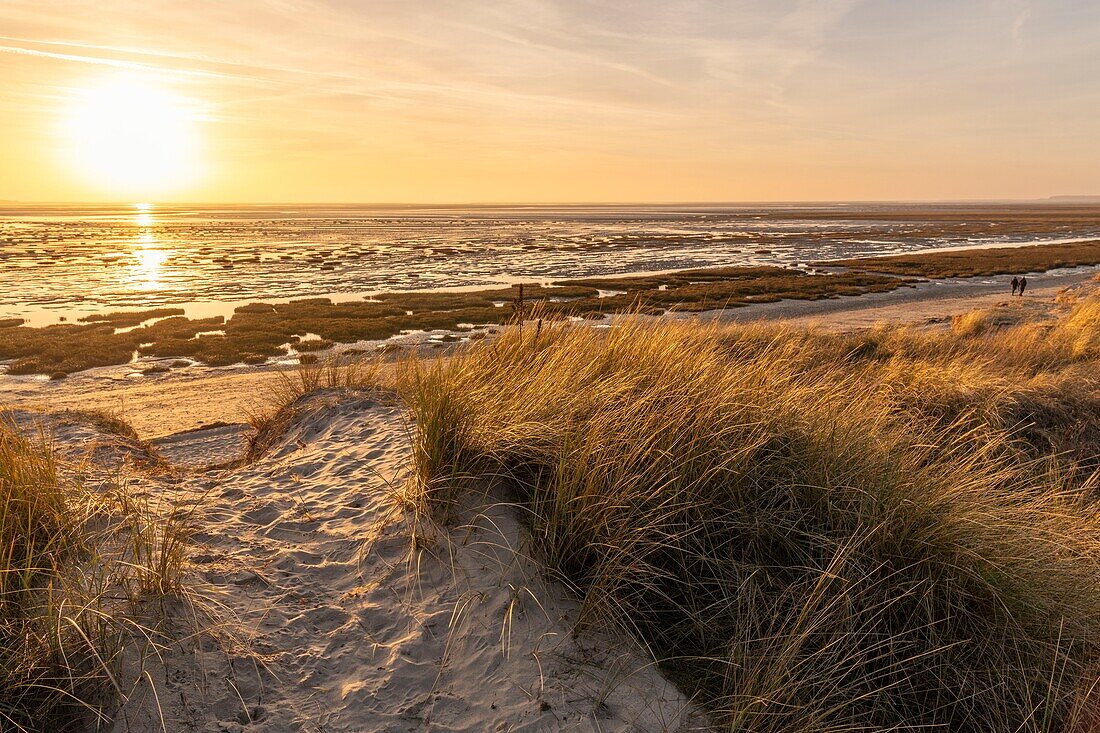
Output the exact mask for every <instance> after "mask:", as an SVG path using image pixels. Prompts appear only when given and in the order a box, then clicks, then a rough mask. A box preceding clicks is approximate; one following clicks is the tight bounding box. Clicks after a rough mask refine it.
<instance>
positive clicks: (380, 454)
mask: <svg viewBox="0 0 1100 733" xmlns="http://www.w3.org/2000/svg"><path fill="white" fill-rule="evenodd" d="M21 421H22V422H23V424H24V425H25V426H27V427H28V429H31V430H32V431H33V430H36V429H37V428H36V421H37V424H45V425H46V426H47V427H50V428H51V430H52V432H53V433H54V435H55V438H56V440H57V444H58V446H59V449H60V451H61V452H62V453H63V454H64V455H66V456H68V457H70V458H72V459H74V460H75V461H80V460H81V459H82V458H83V454H84V453H85V452H87V451H89V450H91V447H92V446H94V445H96V444H97V443H102V444H104V445H103V446H101V447H99V448H96V449H95V451H94V455H93V458H92V462H93V463H103V464H104V466H103V475H104V476H108V477H111V478H113V477H115V476H117V475H118V473H119V471H120V470H121V471H122V473H123V475H125V476H126V483H127V484H128V485H129V486H130V487H131V489H132V490H133V491H135V492H136V493H137V494H138V495H147V496H149V497H160V498H165V497H167V498H171V499H173V500H174V501H176V502H178V503H179V504H180V505H181V506H185V507H186V506H193V507H194V512H195V515H194V516H195V524H196V527H197V528H198V531H197V533H196V534H195V535H194V537H193V539H192V541H191V545H192V546H191V549H190V553H189V554H190V560H191V562H192V564H193V567H194V572H193V578H192V580H191V581H190V584H191V586H192V588H193V591H194V592H195V593H196V594H197V597H199V598H200V599H203V603H204V604H206V605H210V604H212V603H213V604H216V605H217V606H218V607H219V608H220V610H218V611H216V613H215V616H216V618H217V619H218V621H219V624H218V625H217V626H216V627H213V628H215V629H216V630H217V632H218V633H217V634H216V636H206V635H200V636H198V637H196V636H194V635H192V634H191V633H190V631H191V628H192V626H191V625H190V624H188V623H185V622H184V620H183V619H184V614H179V615H177V616H172V618H175V621H174V622H173V623H172V624H170V625H169V629H171V630H172V633H171V635H172V636H173V637H174V638H176V639H178V641H176V642H173V643H169V644H167V646H166V647H165V648H164V650H163V651H162V653H161V655H160V658H159V659H158V658H155V657H153V658H148V659H147V660H146V661H145V665H144V666H145V669H147V670H148V676H147V677H145V678H142V677H141V670H139V669H138V668H137V665H136V664H130V665H129V666H128V667H126V668H124V669H123V673H122V675H121V676H122V677H124V678H125V679H126V680H127V688H128V689H132V692H131V693H130V700H129V702H128V703H127V704H126V705H125V706H124V708H123V710H122V713H121V715H120V716H119V717H117V718H116V723H115V725H114V726H113V728H111V729H110V733H131V732H132V733H154V732H158V731H162V730H167V731H168V732H169V733H173V732H175V731H209V732H211V733H214V732H216V731H217V732H229V733H244V732H245V731H247V732H248V733H290V732H291V731H318V732H319V731H326V732H329V733H336V732H340V731H347V732H349V733H350V732H373V731H379V732H381V731H429V730H431V731H467V732H469V733H475V732H480V731H510V732H512V733H516V732H518V731H622V732H623V733H626V732H627V731H652V732H653V733H657V732H658V731H666V730H669V731H675V730H689V729H695V728H696V724H697V722H698V721H697V719H696V718H694V717H693V713H692V712H691V708H690V706H689V704H688V702H687V700H685V699H684V697H683V696H682V695H681V694H680V693H679V692H678V691H677V690H676V689H675V687H674V686H672V685H671V684H670V683H669V682H667V681H666V680H665V679H664V677H663V676H662V675H661V674H660V673H659V672H658V671H657V669H656V668H655V667H654V666H653V665H652V664H651V663H650V662H649V661H648V660H647V659H646V657H645V656H644V655H643V654H642V653H641V652H640V650H637V649H636V648H634V647H633V646H632V645H631V644H630V643H628V642H626V641H625V640H623V639H616V640H614V641H612V640H611V639H610V638H607V637H603V636H597V635H593V634H591V633H588V632H586V633H582V634H580V635H579V636H574V627H575V623H576V620H577V617H578V609H579V606H578V602H577V600H576V599H575V598H574V597H572V596H571V595H570V594H569V593H567V592H566V591H565V589H564V588H563V587H561V586H560V585H557V584H556V583H553V582H550V581H548V580H547V579H546V578H545V574H544V573H543V572H542V569H541V568H540V567H539V565H538V564H537V563H535V562H533V561H532V560H530V559H529V558H527V557H526V556H525V555H524V554H523V552H522V550H521V548H522V547H523V546H524V545H525V541H524V539H523V537H524V530H523V529H522V528H521V526H520V524H519V522H518V520H517V512H516V510H515V508H513V507H511V506H509V505H506V504H501V503H494V502H493V501H487V502H480V503H478V504H476V505H471V506H470V507H468V508H467V512H466V513H465V514H464V516H465V517H466V521H465V522H459V523H458V524H457V526H454V527H453V528H450V529H442V528H433V527H429V526H427V525H421V526H420V527H419V529H420V532H419V539H418V540H417V541H415V542H414V541H413V538H412V534H411V529H412V526H411V525H410V521H411V519H410V515H408V514H406V513H404V512H402V511H401V510H400V509H399V507H398V505H397V504H396V503H395V502H394V501H393V500H392V499H391V491H392V487H393V486H394V485H396V484H398V483H399V482H400V481H401V480H402V478H403V476H404V474H405V472H406V471H407V470H408V465H409V458H410V447H409V438H408V426H407V424H406V420H405V416H404V414H403V413H402V412H401V411H399V410H398V409H397V408H395V407H392V406H388V405H386V404H382V403H380V402H379V401H377V399H375V398H374V397H373V396H371V395H367V394H362V393H349V392H322V393H315V394H313V395H310V396H308V397H306V398H303V399H301V400H299V401H298V402H297V403H295V416H294V417H293V419H291V420H290V421H289V425H288V427H287V428H286V429H285V431H283V432H282V433H280V434H279V435H277V436H275V437H274V440H273V443H272V448H271V450H270V452H269V453H268V454H267V455H265V456H264V457H262V458H261V459H260V460H259V461H257V462H256V463H254V464H252V465H248V466H243V467H239V468H235V469H224V470H215V471H205V472H191V471H177V472H173V473H163V472H153V473H150V472H147V471H143V470H142V469H141V468H140V467H138V466H134V465H133V464H132V461H131V460H129V459H130V458H134V457H137V458H139V459H140V458H141V456H140V455H138V454H139V453H140V452H141V451H143V450H144V449H143V448H141V446H140V445H138V444H136V443H134V442H133V441H129V440H125V439H119V438H117V437H113V436H111V435H110V434H106V433H103V432H102V431H99V429H98V428H97V427H96V426H94V425H91V424H87V423H83V424H82V423H80V422H79V419H78V418H73V417H71V416H70V417H69V418H68V419H66V420H61V419H60V418H58V417H54V416H50V415H46V414H30V413H22V415H21ZM51 421H53V422H51ZM74 421H75V422H74ZM27 423H30V425H29V426H28V425H27ZM205 432H208V431H202V433H205ZM209 432H210V433H211V436H210V437H211V440H210V441H209V442H204V441H203V440H202V437H203V435H202V433H193V434H189V435H187V436H185V438H184V442H183V443H182V444H180V445H176V446H173V447H172V448H173V450H172V451H170V452H172V453H173V455H174V456H176V457H183V458H185V459H187V462H188V463H190V464H192V465H194V464H197V463H198V462H200V459H203V458H205V459H206V462H207V463H218V462H221V461H222V460H223V459H224V458H225V457H226V456H224V455H222V454H221V450H222V448H221V447H220V446H222V445H223V442H222V437H223V436H221V435H220V433H219V431H217V430H214V431H209ZM104 446H105V447H106V448H107V449H105V447H104ZM166 447H168V446H166ZM82 475H84V477H85V480H92V479H90V478H89V476H94V475H95V474H94V472H93V473H89V472H87V471H85V472H84V473H83V474H82ZM131 685H132V686H133V687H130V686H131ZM154 693H155V694H154ZM162 719H163V728H162V722H161V721H162Z"/></svg>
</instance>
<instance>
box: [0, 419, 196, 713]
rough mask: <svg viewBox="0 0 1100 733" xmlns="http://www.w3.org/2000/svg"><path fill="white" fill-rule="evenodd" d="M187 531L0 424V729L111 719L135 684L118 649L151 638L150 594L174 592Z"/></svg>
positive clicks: (179, 584)
mask: <svg viewBox="0 0 1100 733" xmlns="http://www.w3.org/2000/svg"><path fill="white" fill-rule="evenodd" d="M186 534H187V530H186V526H185V521H184V520H183V519H182V518H181V517H179V516H174V515H173V516H170V517H167V518H166V517H162V516H160V515H155V514H154V513H152V512H151V511H150V508H149V507H147V506H145V505H143V504H142V503H141V502H138V501H136V500H134V499H132V498H130V497H128V496H127V495H126V493H125V492H124V491H122V490H121V488H120V489H119V490H118V491H116V492H112V493H111V494H110V495H97V494H93V493H92V492H89V491H86V490H84V489H82V488H81V487H80V486H77V485H72V484H69V483H67V482H66V481H64V480H63V479H61V478H59V472H58V465H57V463H56V461H55V459H54V457H53V455H52V452H51V451H50V449H49V447H48V445H47V444H46V442H45V441H44V440H29V439H27V438H25V437H21V436H20V435H18V434H17V433H16V432H15V430H14V429H13V428H9V427H7V426H5V425H0V543H2V544H0V729H3V730H6V731H7V730H11V731H43V730H50V731H66V730H87V729H88V728H89V727H90V726H93V725H99V724H102V723H103V722H105V721H107V720H109V716H110V713H111V711H112V710H113V709H114V708H115V706H117V705H118V704H119V703H120V702H121V700H122V699H123V698H124V696H125V695H126V693H127V692H128V689H127V683H128V682H131V683H132V682H134V680H129V681H128V680H127V679H126V677H125V675H122V674H120V667H119V662H120V659H121V657H122V655H123V653H124V652H125V651H126V650H127V649H128V648H130V647H135V648H137V647H142V646H145V645H146V643H147V642H148V641H149V639H150V638H151V636H152V635H153V634H154V632H153V630H152V629H151V628H149V627H148V626H147V624H146V623H144V622H143V621H140V619H143V618H146V614H145V610H144V609H145V606H146V603H147V601H148V600H149V599H151V598H163V597H164V596H167V595H177V596H178V595H181V594H182V593H183V579H182V578H183V575H182V574H183V556H182V554H183V553H182V549H181V548H182V543H183V541H184V540H185V537H186Z"/></svg>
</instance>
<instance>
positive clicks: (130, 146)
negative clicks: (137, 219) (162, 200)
mask: <svg viewBox="0 0 1100 733" xmlns="http://www.w3.org/2000/svg"><path fill="white" fill-rule="evenodd" d="M194 107H195V105H194V102H192V101H191V100H188V99H186V98H184V97H182V96H179V95H177V94H175V93H174V92H172V91H170V90H169V89H166V88H163V87H161V86H159V85H157V83H156V81H155V80H153V79H148V78H143V77H140V76H136V75H121V76H117V77H113V78H110V79H107V80H104V81H101V82H99V83H96V84H93V85H90V86H88V87H85V88H83V89H79V90H77V91H76V92H75V93H74V94H73V97H72V99H71V100H70V102H69V105H68V107H67V109H66V111H65V116H64V134H65V138H66V140H67V142H68V145H67V146H65V150H66V160H67V163H68V164H69V165H70V166H72V167H73V169H74V172H76V173H78V174H79V175H81V176H83V177H85V178H87V179H90V180H91V181H92V182H93V183H95V184H96V185H99V186H101V187H102V188H105V189H110V190H111V191H113V192H117V193H120V194H130V193H136V194H144V193H163V192H166V191H171V190H174V189H178V188H179V187H180V186H182V185H183V184H185V183H187V182H188V181H190V180H191V179H193V178H194V176H195V173H196V170H197V160H196V157H197V154H198V150H197V148H198V141H197V133H196V130H195V117H196V113H195V110H194Z"/></svg>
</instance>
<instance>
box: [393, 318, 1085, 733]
mask: <svg viewBox="0 0 1100 733" xmlns="http://www.w3.org/2000/svg"><path fill="white" fill-rule="evenodd" d="M1098 316H1100V299H1097V298H1091V299H1086V300H1083V301H1080V302H1078V303H1076V304H1075V305H1073V306H1072V307H1071V308H1070V310H1069V312H1067V313H1066V314H1065V315H1064V316H1063V317H1062V318H1060V319H1058V320H1056V321H1052V322H1049V323H1046V322H1035V323H1031V322H1028V323H1019V324H1017V325H1007V324H998V323H997V322H996V319H995V318H992V317H990V315H989V314H985V315H980V316H974V317H972V318H966V319H962V320H961V321H960V322H959V324H958V325H957V327H956V328H955V329H954V330H953V331H950V332H945V333H927V332H918V331H913V330H907V329H897V328H889V327H883V328H879V329H875V330H873V331H870V332H866V333H861V334H848V335H828V334H816V333H811V332H805V331H797V330H792V329H786V328H779V327H774V326H750V327H727V328H723V327H718V326H705V325H702V326H701V325H689V324H684V323H663V324H650V325H643V324H641V323H640V322H639V321H637V320H636V319H624V320H621V321H619V322H617V323H616V324H615V325H614V326H613V327H612V328H610V329H607V330H598V329H593V328H588V327H580V326H574V325H568V324H551V325H549V326H544V327H542V328H541V329H540V330H539V331H537V332H536V331H535V330H534V329H531V328H527V329H519V328H511V329H507V330H506V331H505V332H504V333H502V334H501V336H500V337H499V338H497V339H495V340H491V341H486V342H482V343H479V344H476V345H473V346H471V347H469V348H467V349H466V350H464V351H461V352H459V353H458V354H456V355H455V356H453V357H451V358H449V359H447V360H437V361H434V362H431V361H423V360H412V361H409V362H406V363H404V364H403V365H401V373H400V375H399V379H398V382H399V390H400V392H401V394H402V395H403V397H404V399H405V401H406V403H407V404H408V405H409V407H410V409H411V411H412V413H413V415H414V416H415V419H416V424H417V435H416V437H415V444H414V458H415V471H416V481H415V490H416V492H417V494H418V496H419V500H420V502H421V503H422V505H423V507H424V510H425V511H426V512H430V513H431V514H432V515H434V516H435V517H436V518H437V519H438V520H441V521H446V520H447V519H448V518H449V517H450V515H451V510H452V508H453V507H455V506H456V505H457V504H458V503H460V502H461V501H462V499H463V495H464V492H466V491H468V490H470V489H471V487H472V486H478V485H482V486H483V485H484V482H485V481H498V482H503V483H504V484H505V485H506V486H508V487H510V489H511V490H512V491H513V492H514V494H515V497H516V499H517V500H518V502H519V503H520V505H521V506H522V508H523V511H524V513H525V517H526V520H527V523H528V526H529V527H530V530H531V541H532V543H533V545H534V549H535V550H536V552H537V553H538V554H539V555H540V556H541V557H542V558H543V559H544V560H545V562H546V563H547V565H548V567H549V568H550V570H551V571H552V572H553V573H554V574H555V575H556V576H558V577H560V578H561V579H562V580H564V581H565V582H566V583H567V584H569V585H570V586H571V587H573V588H574V589H575V590H576V592H578V593H579V594H580V595H581V597H582V598H583V616H582V623H592V624H604V625H610V626H614V627H617V628H619V629H621V630H623V631H624V632H626V633H630V634H633V635H634V636H635V637H636V638H637V639H639V640H640V641H641V642H643V643H644V644H646V645H648V647H649V648H650V649H651V650H652V652H653V653H654V655H655V656H656V657H657V658H658V659H659V660H661V664H662V666H663V667H664V669H665V670H666V671H667V672H668V673H669V674H671V675H672V676H673V677H674V678H675V679H676V680H677V681H678V682H679V683H680V685H681V686H682V687H683V688H684V689H685V690H686V691H687V692H689V693H693V694H696V695H698V696H699V699H701V700H702V701H703V702H704V703H705V704H706V705H707V706H708V707H709V708H710V709H711V710H712V711H713V713H714V718H715V721H716V722H717V724H718V725H719V727H722V728H725V729H728V730H731V731H749V730H751V731H775V732H779V731H783V732H785V733H786V732H792V733H793V732H795V731H798V732H801V731H816V730H830V731H840V730H844V731H848V730H886V729H889V730H929V729H936V730H949V731H1005V732H1008V731H1013V732H1015V731H1048V732H1054V731H1058V732H1060V733H1078V732H1080V733H1083V732H1084V731H1087V730H1095V729H1096V728H1095V727H1094V726H1097V725H1100V717H1097V711H1098V709H1100V708H1098V699H1097V695H1098V694H1100V690H1098V689H1097V687H1098V685H1097V676H1098V675H1097V669H1098V667H1097V662H1098V660H1100V656H1098V652H1100V643H1098V642H1100V635H1098V634H1100V510H1098V503H1097V501H1096V496H1095V491H1096V483H1097V474H1096V467H1097V464H1098V461H1097V456H1098V455H1100V381H1098V380H1100V377H1098V376H1097V369H1096V367H1097V363H1096V362H1097V360H1098V359H1100V352H1098V350H1097V342H1096V333H1097V331H1096V328H1095V323H1096V319H1097V317H1098Z"/></svg>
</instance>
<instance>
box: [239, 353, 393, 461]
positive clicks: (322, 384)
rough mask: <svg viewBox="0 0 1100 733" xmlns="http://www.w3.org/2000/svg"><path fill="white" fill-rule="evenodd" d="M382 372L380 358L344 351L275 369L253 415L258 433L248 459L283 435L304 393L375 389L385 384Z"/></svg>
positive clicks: (255, 432)
mask: <svg viewBox="0 0 1100 733" xmlns="http://www.w3.org/2000/svg"><path fill="white" fill-rule="evenodd" d="M381 373H382V365H381V363H380V362H378V361H372V360H369V359H360V358H350V357H342V356H340V355H330V356H329V357H327V358H325V359H319V360H317V361H316V362H310V363H306V362H302V363H301V364H299V365H298V366H297V367H296V368H293V369H286V370H281V371H278V372H275V374H273V375H272V377H271V379H270V380H268V382H267V384H266V389H267V391H266V393H265V394H264V395H263V396H262V398H261V400H260V401H259V402H258V403H257V404H256V405H255V406H254V408H253V410H252V412H251V414H250V415H249V418H248V421H249V424H250V425H251V426H252V428H253V430H254V433H253V435H252V437H251V438H250V439H249V447H248V451H247V453H246V455H245V460H246V461H251V460H255V459H256V458H258V457H259V456H260V455H262V454H263V453H264V452H265V451H266V450H267V449H268V448H269V447H270V446H271V443H272V441H273V440H275V439H277V438H278V437H279V436H280V434H281V433H282V430H283V429H285V427H286V425H288V424H289V423H290V422H291V420H293V418H294V416H295V412H296V410H295V403H296V401H297V400H298V399H299V398H300V397H303V396H305V395H308V394H310V393H313V392H317V391H318V390H361V389H375V388H378V387H379V386H380V384H381V381H382V380H381Z"/></svg>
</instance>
